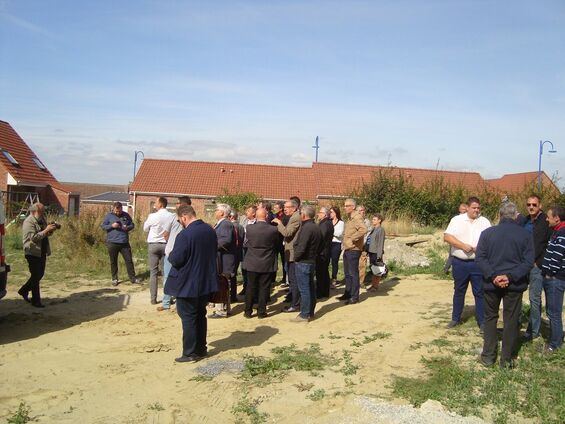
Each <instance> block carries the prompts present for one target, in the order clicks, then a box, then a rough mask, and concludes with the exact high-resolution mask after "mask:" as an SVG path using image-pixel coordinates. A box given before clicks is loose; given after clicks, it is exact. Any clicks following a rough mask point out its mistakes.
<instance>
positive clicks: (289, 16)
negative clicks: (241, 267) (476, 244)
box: [0, 0, 565, 186]
mask: <svg viewBox="0 0 565 424" xmlns="http://www.w3.org/2000/svg"><path fill="white" fill-rule="evenodd" d="M0 119H2V120H4V121H8V122H9V123H10V124H11V125H12V126H13V127H14V128H15V129H16V131H18V133H19V134H20V135H21V136H22V137H23V138H24V140H26V142H28V144H30V145H31V147H32V148H33V149H34V150H35V151H36V152H37V154H38V155H39V156H40V157H41V159H42V161H43V162H44V163H45V164H46V165H47V166H48V167H49V169H50V170H51V171H52V172H53V173H54V174H55V176H56V177H57V178H58V179H59V180H62V181H84V182H107V183H110V182H119V183H127V181H128V180H131V178H132V171H133V158H134V151H135V150H142V151H143V152H144V154H145V157H147V158H149V157H151V158H179V159H190V160H211V161H236V162H250V163H273V164H290V165H302V166H304V165H309V164H310V163H311V162H312V161H313V160H314V154H315V152H314V150H313V149H312V148H311V146H312V145H313V143H314V140H315V138H316V136H319V137H320V145H321V149H320V160H321V161H325V162H348V163H363V164H376V165H386V164H389V163H390V164H392V165H397V166H409V167H418V168H435V167H436V166H439V168H440V169H446V170H467V171H477V172H480V173H481V174H482V175H483V176H484V177H497V176H501V175H502V174H505V173H512V172H523V171H535V170H537V167H538V148H539V141H540V140H551V141H552V142H553V143H554V145H555V148H556V149H557V150H558V153H556V154H547V153H545V154H544V155H543V168H544V170H545V171H546V172H547V173H548V174H549V175H550V176H551V175H553V174H555V173H556V172H558V171H559V172H558V174H559V176H560V177H565V2H563V1H560V0H556V1H544V0H541V1H536V2H532V1H520V0H515V1H495V0H493V1H480V0H472V1H464V0H451V1H434V0H426V1H423V0H418V1H417V0H391V1H379V0H373V1H355V0H352V1H345V0H343V1H309V0H303V1H292V0H286V1H278V2H276V1H213V2H209V1H198V2H195V1H165V0H159V1H157V0H155V1H148V0H145V1H143V0H132V1H127V0H120V1H115V0H114V1H105V0H97V1H76V0H73V1H67V0H12V1H10V0H0ZM547 150H548V146H546V150H545V151H547ZM559 185H560V186H565V178H564V179H562V180H560V182H559Z"/></svg>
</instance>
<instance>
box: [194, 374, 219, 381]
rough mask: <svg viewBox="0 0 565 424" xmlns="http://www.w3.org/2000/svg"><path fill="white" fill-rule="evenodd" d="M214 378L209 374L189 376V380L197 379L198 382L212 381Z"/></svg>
mask: <svg viewBox="0 0 565 424" xmlns="http://www.w3.org/2000/svg"><path fill="white" fill-rule="evenodd" d="M213 379H214V377H213V376H211V375H202V374H200V375H195V376H194V377H191V378H189V381H197V382H199V383H201V382H204V381H212V380H213Z"/></svg>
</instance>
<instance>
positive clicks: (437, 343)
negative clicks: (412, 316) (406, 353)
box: [430, 338, 453, 350]
mask: <svg viewBox="0 0 565 424" xmlns="http://www.w3.org/2000/svg"><path fill="white" fill-rule="evenodd" d="M452 344H453V342H450V341H449V340H447V339H444V338H440V339H434V340H432V341H431V342H430V345H431V346H436V347H439V348H440V350H441V348H442V347H447V346H451V345H452Z"/></svg>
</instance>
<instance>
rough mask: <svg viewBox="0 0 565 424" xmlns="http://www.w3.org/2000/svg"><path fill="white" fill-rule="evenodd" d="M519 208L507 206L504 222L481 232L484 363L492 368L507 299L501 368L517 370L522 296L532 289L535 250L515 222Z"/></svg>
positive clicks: (503, 208) (502, 210)
mask: <svg viewBox="0 0 565 424" xmlns="http://www.w3.org/2000/svg"><path fill="white" fill-rule="evenodd" d="M516 216H517V209H516V205H515V204H514V203H511V202H507V203H504V204H503V205H502V206H501V208H500V223H499V224H498V225H497V226H496V227H490V228H487V229H486V230H484V231H483V232H482V233H481V237H480V238H479V243H478V245H477V251H476V256H475V261H476V264H477V266H478V267H479V269H480V270H481V272H482V274H483V288H484V306H485V322H484V333H485V334H484V343H483V352H482V353H481V359H480V361H481V363H482V364H483V365H484V366H486V367H490V366H492V365H494V363H495V361H496V353H497V350H498V337H497V332H496V324H497V321H498V310H499V307H500V301H501V300H503V312H502V313H503V320H504V329H503V332H502V352H501V356H500V366H501V367H508V368H512V367H513V362H512V356H513V354H514V353H515V350H516V348H517V346H518V337H519V321H520V311H521V308H522V293H523V292H524V291H525V290H526V289H527V287H528V275H529V273H530V270H531V269H532V266H533V263H534V247H533V242H532V237H531V235H530V233H528V231H526V230H525V229H524V228H522V227H520V225H518V223H517V222H516V221H515V219H516Z"/></svg>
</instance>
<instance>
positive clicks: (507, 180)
mask: <svg viewBox="0 0 565 424" xmlns="http://www.w3.org/2000/svg"><path fill="white" fill-rule="evenodd" d="M537 181H538V173H537V172H521V173H518V174H506V175H503V176H502V177H500V178H496V179H491V180H487V182H488V183H489V184H490V185H492V186H493V187H495V188H497V189H498V190H500V191H503V192H505V193H516V192H519V191H521V190H523V189H524V188H525V187H528V186H531V187H532V189H533V188H535V187H537ZM541 182H542V185H543V186H544V187H546V188H549V189H550V190H556V191H559V188H558V187H557V186H556V185H555V183H554V182H553V181H552V180H551V178H549V177H548V176H547V175H546V173H545V172H543V171H542V173H541Z"/></svg>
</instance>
